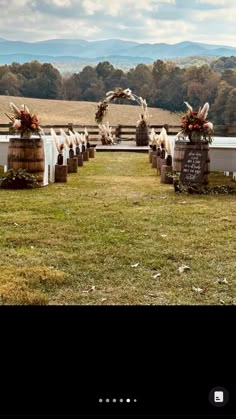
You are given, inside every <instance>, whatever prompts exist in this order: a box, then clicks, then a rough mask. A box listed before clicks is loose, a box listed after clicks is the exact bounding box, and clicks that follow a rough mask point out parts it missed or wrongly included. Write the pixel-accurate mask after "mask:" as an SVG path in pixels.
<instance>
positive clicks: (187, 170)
mask: <svg viewBox="0 0 236 419" xmlns="http://www.w3.org/2000/svg"><path fill="white" fill-rule="evenodd" d="M207 161H208V150H204V149H203V150H201V149H192V148H191V149H190V150H186V151H185V154H184V158H183V161H182V166H181V172H180V181H181V182H182V183H183V184H191V183H198V184H201V183H202V182H203V177H204V174H205V171H206V164H207Z"/></svg>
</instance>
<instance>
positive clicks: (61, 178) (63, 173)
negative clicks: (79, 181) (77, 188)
mask: <svg viewBox="0 0 236 419" xmlns="http://www.w3.org/2000/svg"><path fill="white" fill-rule="evenodd" d="M67 172H68V166H67V165H61V164H60V165H59V164H56V165H55V182H67Z"/></svg>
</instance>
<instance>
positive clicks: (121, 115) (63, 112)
mask: <svg viewBox="0 0 236 419" xmlns="http://www.w3.org/2000/svg"><path fill="white" fill-rule="evenodd" d="M10 102H13V103H15V105H16V106H19V107H20V106H21V105H22V104H23V103H24V104H25V105H27V106H28V107H29V109H30V111H32V112H35V113H36V114H37V115H38V117H39V119H40V123H41V125H47V124H68V123H70V122H72V123H73V124H77V125H80V124H81V125H85V124H92V125H93V124H94V125H95V124H96V122H95V112H96V110H97V103H95V102H78V101H68V100H49V99H33V98H25V97H15V96H1V95H0V124H4V123H8V122H9V119H8V118H7V117H6V115H5V112H6V113H9V112H10V109H9V103H10ZM139 113H140V107H139V106H133V105H126V104H124V105H115V104H111V105H109V108H108V113H107V115H106V118H105V119H104V121H109V123H110V124H111V125H116V124H132V125H135V124H136V122H137V120H138V117H139ZM149 113H150V115H151V120H150V123H151V125H152V124H153V125H158V124H170V125H171V124H172V125H175V124H177V125H179V123H180V115H179V113H173V112H169V111H165V110H163V109H158V108H149Z"/></svg>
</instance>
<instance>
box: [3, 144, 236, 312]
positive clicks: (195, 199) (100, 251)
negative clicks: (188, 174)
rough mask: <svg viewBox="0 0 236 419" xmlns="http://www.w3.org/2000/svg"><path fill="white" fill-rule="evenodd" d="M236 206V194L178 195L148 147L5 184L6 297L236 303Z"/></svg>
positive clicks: (13, 300)
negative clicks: (32, 184) (59, 174)
mask: <svg viewBox="0 0 236 419" xmlns="http://www.w3.org/2000/svg"><path fill="white" fill-rule="evenodd" d="M235 208H236V197H235V195H232V196H230V195H221V196H220V195H219V196H197V195H195V196H193V195H188V196H187V195H181V194H180V195H176V194H174V192H173V187H172V186H170V185H161V184H160V178H159V177H157V176H156V173H155V170H154V169H151V167H150V164H149V163H148V157H147V155H146V154H139V153H133V154H132V153H117V152H116V153H97V156H96V159H95V160H90V161H89V162H88V163H86V164H85V166H84V167H83V168H80V170H79V172H78V174H70V175H68V183H67V184H52V185H50V186H48V187H45V188H41V189H38V190H24V191H9V190H0V234H1V240H0V251H1V259H0V269H1V272H0V303H1V304H86V305H87V304H92V305H95V304H96V305H102V304H103V305H104V304H105V305H107V304H108V305H110V304H115V305H120V304H132V305H134V304H138V305H139V304H142V305H147V304H157V305H159V304H160V305H169V304H190V305H195V304H204V305H205V304H235V303H236V211H235ZM183 265H187V266H189V267H190V269H189V270H186V271H185V272H183V273H182V274H181V273H179V271H178V268H179V267H181V266H183ZM158 274H160V275H159V276H158ZM193 287H194V288H193ZM200 290H201V291H200Z"/></svg>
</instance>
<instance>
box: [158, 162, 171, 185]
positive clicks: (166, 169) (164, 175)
mask: <svg viewBox="0 0 236 419" xmlns="http://www.w3.org/2000/svg"><path fill="white" fill-rule="evenodd" d="M172 173H173V170H172V166H167V165H166V164H163V165H162V166H161V183H168V184H172V183H173V177H171V176H169V175H172Z"/></svg>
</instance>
